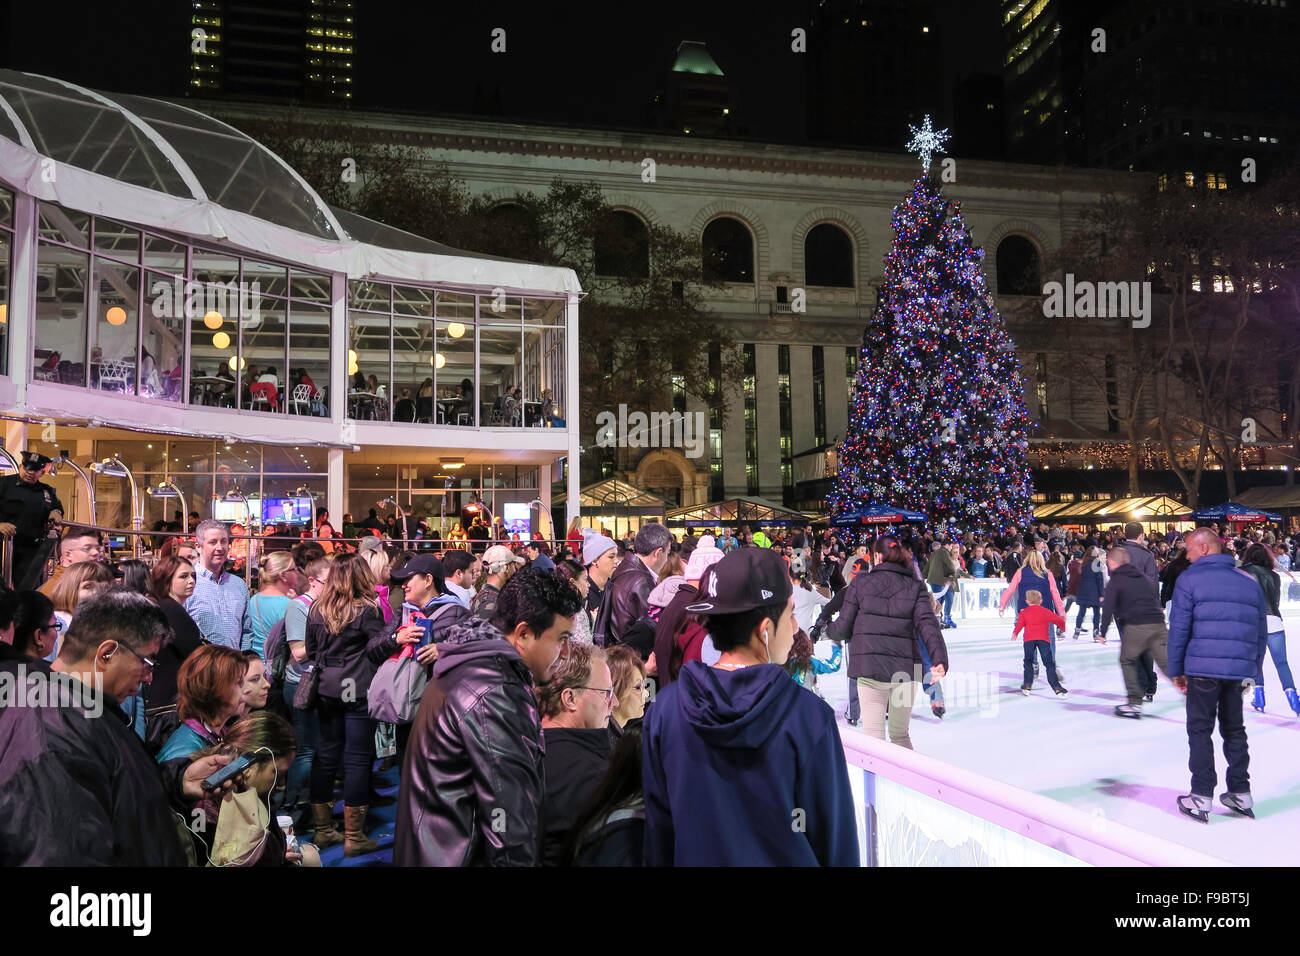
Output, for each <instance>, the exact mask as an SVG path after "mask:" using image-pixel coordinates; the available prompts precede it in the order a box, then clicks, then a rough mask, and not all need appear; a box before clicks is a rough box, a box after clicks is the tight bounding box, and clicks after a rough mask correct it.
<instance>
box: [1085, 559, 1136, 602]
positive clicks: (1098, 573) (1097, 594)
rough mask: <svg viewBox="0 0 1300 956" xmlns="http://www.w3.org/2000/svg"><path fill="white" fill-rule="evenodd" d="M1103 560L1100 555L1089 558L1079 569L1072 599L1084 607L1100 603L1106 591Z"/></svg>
mask: <svg viewBox="0 0 1300 956" xmlns="http://www.w3.org/2000/svg"><path fill="white" fill-rule="evenodd" d="M1105 560H1106V559H1105V558H1100V557H1099V558H1090V559H1088V560H1085V561H1084V562H1083V567H1081V568H1080V569H1079V587H1078V589H1077V590H1076V591H1075V592H1074V600H1075V601H1077V602H1078V603H1079V604H1082V605H1083V606H1084V607H1096V606H1097V605H1098V604H1100V603H1101V596H1102V594H1104V593H1105V591H1106V575H1105V572H1103V571H1102V568H1103V567H1104V566H1105ZM1128 566H1129V567H1132V565H1128Z"/></svg>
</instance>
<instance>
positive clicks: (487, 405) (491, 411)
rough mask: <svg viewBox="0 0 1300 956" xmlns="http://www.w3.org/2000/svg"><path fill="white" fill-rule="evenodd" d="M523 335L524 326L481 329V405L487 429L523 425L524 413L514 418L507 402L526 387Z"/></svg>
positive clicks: (520, 412) (517, 412) (515, 415)
mask: <svg viewBox="0 0 1300 956" xmlns="http://www.w3.org/2000/svg"><path fill="white" fill-rule="evenodd" d="M521 332H522V327H520V326H516V327H515V328H513V329H509V328H499V327H494V328H481V329H479V376H480V382H481V384H480V391H479V401H480V405H481V412H482V420H483V423H484V424H485V425H496V426H507V427H508V426H510V425H512V424H514V425H518V424H519V423H520V421H521V417H522V410H516V411H515V412H514V414H513V416H512V412H511V408H510V404H511V403H510V402H508V401H506V398H507V396H510V397H513V393H514V390H515V389H517V388H519V387H520V386H521V385H522V368H521V363H522V357H523V337H522V335H521ZM520 397H521V398H522V393H521V395H520Z"/></svg>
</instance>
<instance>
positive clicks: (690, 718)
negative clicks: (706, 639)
mask: <svg viewBox="0 0 1300 956" xmlns="http://www.w3.org/2000/svg"><path fill="white" fill-rule="evenodd" d="M861 577H862V576H861V575H859V578H861ZM643 728H644V729H643V731H642V733H643V736H642V740H643V743H644V753H643V756H642V776H643V784H644V790H645V813H646V829H645V863H646V865H647V866H857V865H858V835H857V822H856V819H855V817H854V810H853V791H852V789H851V788H850V786H849V772H848V763H847V762H846V760H845V758H844V746H843V745H842V744H841V743H840V735H839V729H838V728H837V727H836V725H835V712H834V711H833V710H831V708H830V706H829V705H828V704H827V703H826V702H825V701H823V700H822V699H821V698H819V697H818V696H817V695H816V694H814V693H813V692H812V691H810V690H807V689H805V688H803V687H800V686H799V685H798V684H796V683H795V682H794V681H792V680H791V679H790V675H789V674H787V673H786V672H785V668H783V667H779V666H777V665H776V664H755V665H752V666H750V667H744V668H740V669H738V670H734V671H729V670H722V669H719V668H713V667H707V666H706V665H705V664H703V663H702V662H700V661H692V662H691V663H689V664H687V665H686V666H685V667H683V668H682V672H681V675H680V677H679V678H678V680H677V681H676V682H675V683H673V684H672V685H670V686H669V687H667V688H665V689H664V690H662V691H660V693H659V695H658V696H657V697H656V698H655V702H654V706H653V707H651V708H650V710H649V712H648V713H647V715H646V718H645V723H644V725H643ZM799 811H803V812H802V813H800V812H799ZM792 820H798V821H801V822H802V826H792V825H791V821H792Z"/></svg>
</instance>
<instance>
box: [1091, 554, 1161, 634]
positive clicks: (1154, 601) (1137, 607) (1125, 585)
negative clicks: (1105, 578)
mask: <svg viewBox="0 0 1300 956" xmlns="http://www.w3.org/2000/svg"><path fill="white" fill-rule="evenodd" d="M1112 619H1113V620H1114V621H1115V623H1116V625H1118V626H1119V628H1120V629H1121V630H1122V629H1123V628H1126V627H1128V626H1129V625H1133V624H1163V623H1165V612H1164V610H1163V609H1162V608H1161V607H1160V599H1159V598H1158V597H1157V596H1156V593H1155V592H1154V591H1152V590H1151V582H1149V581H1148V580H1147V579H1146V578H1145V577H1143V576H1142V572H1141V571H1139V570H1138V569H1137V568H1135V567H1133V565H1131V564H1121V565H1120V566H1119V567H1118V568H1116V569H1115V570H1114V571H1112V572H1111V575H1110V583H1109V584H1108V585H1106V600H1105V601H1104V602H1103V603H1102V605H1101V633H1102V634H1103V635H1104V634H1105V633H1106V631H1107V630H1108V629H1109V628H1110V622H1111V620H1112Z"/></svg>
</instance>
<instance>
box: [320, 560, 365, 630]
mask: <svg viewBox="0 0 1300 956" xmlns="http://www.w3.org/2000/svg"><path fill="white" fill-rule="evenodd" d="M367 607H374V608H377V607H379V597H378V594H377V592H376V591H375V573H374V572H373V571H371V570H370V564H369V563H368V562H367V561H366V558H365V555H362V554H344V555H341V556H339V557H337V558H335V559H334V562H333V564H331V565H330V573H329V577H327V578H326V579H325V589H324V590H323V591H321V596H320V597H318V598H317V599H316V600H315V601H313V602H312V604H311V611H310V612H309V613H310V614H315V615H319V616H320V618H321V620H322V621H323V622H324V623H325V626H326V627H327V628H328V629H329V632H330V633H331V634H337V633H339V632H340V631H341V630H343V628H345V627H347V625H348V623H349V622H350V621H351V620H352V619H353V618H354V617H356V615H357V612H358V611H360V610H363V609H364V608H367Z"/></svg>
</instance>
